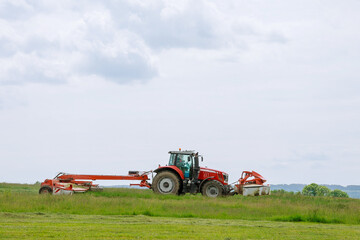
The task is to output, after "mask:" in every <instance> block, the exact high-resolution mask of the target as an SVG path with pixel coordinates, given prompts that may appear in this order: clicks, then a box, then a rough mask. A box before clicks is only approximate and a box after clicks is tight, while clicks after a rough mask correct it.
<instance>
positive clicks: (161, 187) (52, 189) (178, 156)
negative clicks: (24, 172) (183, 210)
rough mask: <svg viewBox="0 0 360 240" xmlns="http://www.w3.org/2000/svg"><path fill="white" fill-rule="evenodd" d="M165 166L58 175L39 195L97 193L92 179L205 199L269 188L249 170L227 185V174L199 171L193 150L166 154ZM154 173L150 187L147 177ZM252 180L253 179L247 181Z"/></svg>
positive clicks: (262, 191) (266, 190)
mask: <svg viewBox="0 0 360 240" xmlns="http://www.w3.org/2000/svg"><path fill="white" fill-rule="evenodd" d="M169 153H170V159H169V163H168V164H167V165H166V166H160V165H159V167H158V168H157V169H156V170H154V171H148V172H143V173H140V172H139V171H129V174H128V175H125V176H124V175H88V174H65V173H60V174H58V175H57V176H56V177H55V178H54V179H46V180H45V181H44V182H43V183H42V184H41V188H40V190H39V193H52V194H72V193H76V192H86V191H89V190H98V189H99V187H98V185H96V184H93V182H92V181H94V180H140V181H141V182H140V183H139V184H131V185H138V186H140V187H147V188H151V189H152V190H153V191H154V192H155V193H158V194H177V195H182V194H186V193H191V194H196V193H201V194H203V195H205V196H207V197H219V196H223V195H233V194H243V195H267V194H269V193H270V187H269V186H264V185H263V183H264V182H265V181H266V180H265V179H264V178H263V177H262V176H261V175H260V174H258V173H256V172H254V171H252V172H247V171H244V172H243V175H244V174H245V178H244V177H243V176H242V177H241V178H240V179H239V181H238V184H235V185H234V186H232V185H229V184H228V180H229V175H228V174H227V173H225V172H222V171H218V170H213V169H209V168H203V167H200V166H199V159H201V161H202V160H203V157H202V156H200V155H199V154H198V153H196V152H195V151H181V150H179V151H170V152H169ZM153 172H155V173H156V175H155V177H154V178H153V181H152V184H150V183H149V182H148V181H147V180H149V177H148V175H150V173H153ZM251 177H253V178H251Z"/></svg>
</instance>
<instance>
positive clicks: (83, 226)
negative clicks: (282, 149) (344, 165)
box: [0, 213, 360, 239]
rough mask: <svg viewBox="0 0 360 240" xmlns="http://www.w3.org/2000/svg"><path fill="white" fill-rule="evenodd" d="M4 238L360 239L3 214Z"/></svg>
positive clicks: (336, 228) (274, 225)
mask: <svg viewBox="0 0 360 240" xmlns="http://www.w3.org/2000/svg"><path fill="white" fill-rule="evenodd" d="M0 238H1V239H360V226H359V225H344V224H319V223H289V222H272V221H251V220H226V219H198V218H166V217H149V216H141V215H137V216H103V215H75V214H44V213H0Z"/></svg>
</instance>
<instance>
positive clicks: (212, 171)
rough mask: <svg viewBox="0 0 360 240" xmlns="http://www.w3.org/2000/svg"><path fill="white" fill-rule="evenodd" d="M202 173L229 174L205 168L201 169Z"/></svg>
mask: <svg viewBox="0 0 360 240" xmlns="http://www.w3.org/2000/svg"><path fill="white" fill-rule="evenodd" d="M200 171H201V172H211V173H220V174H227V173H226V172H223V171H219V170H215V169H211V168H204V167H200Z"/></svg>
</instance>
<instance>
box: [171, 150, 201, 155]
mask: <svg viewBox="0 0 360 240" xmlns="http://www.w3.org/2000/svg"><path fill="white" fill-rule="evenodd" d="M169 153H170V154H171V153H174V154H184V155H195V153H196V152H195V151H194V150H185V151H169Z"/></svg>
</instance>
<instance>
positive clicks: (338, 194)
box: [330, 189, 349, 198]
mask: <svg viewBox="0 0 360 240" xmlns="http://www.w3.org/2000/svg"><path fill="white" fill-rule="evenodd" d="M330 196H331V197H343V198H348V197H349V195H348V194H347V193H346V192H344V191H341V190H339V189H335V190H334V191H331V192H330Z"/></svg>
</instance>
